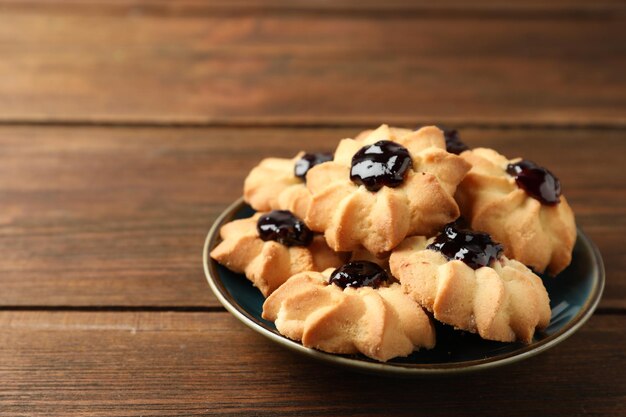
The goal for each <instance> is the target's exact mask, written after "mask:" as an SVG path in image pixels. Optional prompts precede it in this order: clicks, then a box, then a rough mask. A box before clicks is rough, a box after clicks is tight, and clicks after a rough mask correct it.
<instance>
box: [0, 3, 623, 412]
mask: <svg viewBox="0 0 626 417" xmlns="http://www.w3.org/2000/svg"><path fill="white" fill-rule="evenodd" d="M625 26H626V5H625V4H624V2H623V1H617V0H603V1H600V2H587V1H582V0H558V1H553V2H549V4H548V2H542V1H539V0H530V1H526V2H517V3H514V2H509V1H506V0H493V1H479V2H472V3H471V4H469V3H467V2H462V1H458V0H446V1H442V2H437V3H436V4H431V2H427V1H422V0H420V1H416V2H409V1H404V0H387V1H384V2H383V1H375V0H364V1H356V0H337V1H332V2H331V1H327V2H326V1H321V2H307V1H295V2H294V1H287V0H270V1H263V2H262V1H257V0H234V1H225V0H223V1H220V0H217V1H213V2H210V3H209V2H205V1H201V0H182V1H177V2H167V1H165V0H162V1H161V0H110V1H104V0H102V1H98V0H94V1H89V2H87V1H82V0H58V1H56V2H54V3H52V2H48V1H46V0H29V1H21V0H0V254H1V256H0V271H1V273H0V285H1V287H0V415H2V416H11V417H13V416H30V415H40V416H58V415H77V416H78V415H80V416H85V415H102V416H131V415H132V416H138V415H142V416H164V415H167V416H173V415H177V416H178V415H181V416H182V415H186V416H189V415H204V414H211V415H214V414H223V415H255V416H264V415H276V414H282V413H293V414H298V415H312V416H317V415H329V416H339V415H417V414H420V415H427V416H429V417H434V416H441V415H452V414H454V415H483V416H485V415H494V416H501V415H515V416H528V415H538V416H539V415H540V416H552V415H554V416H574V415H576V416H577V415H585V416H588V415H592V416H623V415H626V373H625V369H626V355H625V351H626V332H625V330H626V272H625V270H626V255H625V253H626V252H625V251H624V243H625V242H624V236H625V235H626V220H625V219H626V216H625V214H626V208H625V207H626V189H625V187H624V181H625V177H626V176H625V173H626V168H625V167H626V163H625V161H624V157H625V156H626V134H625V132H626V77H625V74H626V30H625V29H624V27H625ZM381 122H387V123H392V124H396V125H404V126H409V127H412V126H419V125H422V124H425V123H439V124H445V125H449V126H456V127H458V128H460V129H461V135H462V137H463V139H464V140H465V141H466V142H467V143H469V144H470V145H472V146H482V145H485V146H493V147H497V148H498V149H499V150H501V151H502V152H503V153H505V154H507V155H510V156H516V155H525V156H526V157H527V158H529V159H533V160H536V161H538V162H540V163H541V164H543V165H546V166H548V167H550V168H551V169H552V170H553V171H554V172H555V173H556V174H557V175H558V176H559V177H560V179H561V182H562V183H563V188H564V192H565V194H566V195H567V197H568V199H569V201H570V202H571V205H572V206H573V208H574V210H575V212H576V215H577V221H578V224H579V225H580V226H581V227H582V228H583V229H584V230H585V232H586V233H588V234H589V235H590V236H591V238H592V239H593V240H594V241H595V242H596V243H597V245H598V246H599V248H600V250H601V252H602V254H603V256H604V261H605V265H606V270H607V282H606V290H605V293H604V297H603V299H602V301H601V304H600V306H599V308H598V310H597V312H596V314H595V315H594V316H593V317H592V318H591V320H590V321H589V322H588V323H587V324H586V325H585V326H584V327H583V328H582V329H580V331H579V332H577V333H576V334H575V335H574V336H572V337H571V338H570V339H568V340H567V341H565V342H564V343H562V344H561V345H559V346H557V347H555V348H554V349H551V350H549V351H547V352H545V353H543V354H541V355H539V356H537V357H534V358H531V359H529V360H526V361H524V362H522V363H518V364H515V365H512V366H507V367H503V368H500V369H495V370H493V371H487V372H484V373H479V374H472V375H463V376H459V377H454V378H437V379H431V378H429V379H422V380H396V379H388V378H382V377H374V376H363V375H359V374H354V373H352V372H350V371H346V370H342V369H336V368H333V367H331V366H328V365H325V364H322V363H317V362H312V361H310V360H308V359H305V358H303V357H300V356H298V355H297V354H295V353H292V352H289V351H287V350H285V349H283V348H281V347H279V346H277V345H274V344H273V343H272V342H270V341H268V340H266V339H265V338H263V337H262V336H260V335H258V334H256V333H255V332H253V331H251V330H249V329H248V328H246V327H245V326H243V325H242V324H240V323H239V322H238V321H237V320H236V319H235V318H233V317H232V316H231V315H230V314H228V313H227V312H226V311H225V310H224V309H223V308H222V307H221V305H220V304H219V303H218V302H217V300H216V299H215V297H214V296H213V295H212V294H211V292H210V290H209V288H208V285H207V283H206V281H205V278H204V274H203V272H202V265H201V251H202V245H203V240H204V237H205V235H206V232H207V231H208V229H209V227H210V226H211V223H212V222H213V220H214V219H215V218H216V216H217V215H218V214H219V213H220V212H221V211H222V210H223V209H224V208H225V207H226V206H227V205H228V204H229V203H231V202H232V201H233V200H235V199H236V198H237V197H238V196H240V194H241V188H242V181H243V179H244V177H245V175H246V173H247V172H248V170H249V169H250V168H251V167H253V166H254V165H255V164H256V163H257V161H259V160H260V159H261V158H262V157H266V156H270V155H277V156H284V157H288V156H292V155H293V154H295V153H296V152H297V151H298V150H300V149H309V150H317V149H332V148H333V146H334V143H335V142H336V140H337V139H339V138H341V137H346V136H351V135H354V134H355V132H357V131H359V130H361V129H363V128H367V127H374V126H376V125H377V124H380V123H381Z"/></svg>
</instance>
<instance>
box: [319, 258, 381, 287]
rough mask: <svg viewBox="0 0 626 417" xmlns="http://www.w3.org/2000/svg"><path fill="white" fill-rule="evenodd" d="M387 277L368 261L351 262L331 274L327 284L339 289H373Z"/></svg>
mask: <svg viewBox="0 0 626 417" xmlns="http://www.w3.org/2000/svg"><path fill="white" fill-rule="evenodd" d="M388 279H389V276H388V275H387V273H386V272H385V270H384V269H382V268H381V267H380V266H378V265H376V264H375V263H374V262H370V261H352V262H348V263H347V264H345V265H344V266H341V267H339V268H337V269H335V271H334V272H333V273H332V274H331V276H330V279H329V280H328V282H330V283H331V284H335V285H338V286H340V287H341V288H348V287H351V288H359V287H366V286H367V287H373V288H378V287H379V286H380V284H381V283H383V282H384V281H387V280H388Z"/></svg>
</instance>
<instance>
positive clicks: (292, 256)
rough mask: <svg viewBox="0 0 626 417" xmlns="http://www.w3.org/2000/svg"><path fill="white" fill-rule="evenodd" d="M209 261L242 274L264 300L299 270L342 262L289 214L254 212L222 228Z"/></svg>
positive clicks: (323, 267) (330, 266)
mask: <svg viewBox="0 0 626 417" xmlns="http://www.w3.org/2000/svg"><path fill="white" fill-rule="evenodd" d="M220 235H221V237H222V239H223V240H222V242H221V243H220V244H219V245H217V246H216V247H215V249H213V250H212V251H211V258H213V259H215V260H216V261H217V262H219V263H220V264H222V265H224V266H225V267H227V268H228V269H230V270H232V271H234V272H238V273H244V274H245V275H246V277H247V278H248V279H249V280H250V281H251V282H252V283H253V284H254V286H256V287H257V288H258V289H259V290H260V291H261V293H263V295H264V296H265V297H267V296H268V295H269V294H271V293H272V291H274V290H275V289H276V288H278V287H279V286H280V285H281V284H282V283H284V282H285V281H286V280H287V278H289V277H290V276H292V275H294V274H297V273H298V272H302V271H323V270H325V269H326V268H332V267H337V266H339V265H341V264H343V262H344V259H343V258H344V256H343V254H337V253H335V252H333V251H332V250H331V249H330V248H329V247H328V246H327V245H326V242H325V241H324V238H323V237H322V236H320V235H314V234H313V233H312V232H311V231H310V230H309V229H308V228H307V227H306V225H304V223H303V222H302V221H301V220H300V219H298V218H296V217H295V216H293V214H291V213H290V212H288V211H272V212H270V213H264V214H263V213H257V214H255V215H254V216H252V217H250V218H247V219H241V220H235V221H232V222H230V223H227V224H225V225H224V226H222V229H221V230H220Z"/></svg>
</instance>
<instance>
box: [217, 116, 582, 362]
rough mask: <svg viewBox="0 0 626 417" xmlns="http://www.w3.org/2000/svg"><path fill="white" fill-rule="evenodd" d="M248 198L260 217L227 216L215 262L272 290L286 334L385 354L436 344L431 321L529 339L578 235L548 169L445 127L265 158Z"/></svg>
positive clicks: (392, 131)
mask: <svg viewBox="0 0 626 417" xmlns="http://www.w3.org/2000/svg"><path fill="white" fill-rule="evenodd" d="M244 199H245V201H246V202H247V203H248V204H250V205H251V206H252V207H253V208H254V209H255V210H257V214H255V215H254V216H253V217H251V218H248V219H243V220H235V221H233V222H231V223H228V224H226V225H224V226H223V227H222V229H221V231H220V234H221V237H222V241H221V243H220V244H219V245H217V246H216V247H215V248H214V249H213V250H212V251H211V257H212V258H213V259H215V260H216V261H217V262H219V263H221V264H222V265H224V266H226V267H227V268H229V269H231V270H233V271H235V272H238V273H243V274H245V275H246V277H247V278H248V279H249V280H250V281H251V282H252V283H253V284H254V285H255V286H256V287H257V288H258V289H259V290H260V291H261V292H262V293H263V295H264V296H265V297H266V300H265V303H264V305H263V317H264V318H266V319H267V320H271V321H274V323H275V324H276V328H277V329H278V331H279V332H280V333H281V334H283V335H285V336H287V337H289V338H291V339H294V340H298V341H301V342H302V344H303V345H304V346H307V347H312V348H316V349H320V350H323V351H326V352H332V353H340V354H353V353H362V354H364V355H366V356H368V357H371V358H374V359H376V360H379V361H387V360H389V359H391V358H394V357H397V356H406V355H409V354H410V353H411V352H413V351H414V350H417V349H420V348H425V349H429V348H432V347H434V345H435V343H436V335H435V330H434V327H433V320H438V321H440V322H442V323H445V324H448V325H451V326H454V327H455V328H457V329H460V330H465V331H469V332H473V333H477V334H479V335H480V337H482V338H484V339H489V340H497V341H502V342H514V341H519V342H524V343H530V342H531V341H532V339H533V335H534V333H535V330H536V329H542V328H544V327H546V326H547V325H548V323H549V322H550V314H551V313H550V306H549V298H548V294H547V292H546V289H545V288H544V286H543V283H542V281H541V278H539V277H538V276H537V275H536V273H543V272H547V273H549V274H551V275H557V274H558V273H559V272H561V271H562V270H563V269H564V268H565V267H566V266H567V265H568V264H569V263H570V261H571V255H572V249H573V246H574V242H575V239H576V226H575V223H574V215H573V213H572V210H571V208H570V207H569V205H568V204H567V201H566V200H565V198H564V197H563V196H562V195H561V189H560V184H559V181H558V179H557V178H556V177H555V176H554V175H553V174H552V173H551V172H550V171H548V170H547V169H545V168H542V167H540V166H538V165H536V164H534V163H532V162H530V161H526V160H521V159H515V160H508V159H507V158H506V157H504V156H502V155H500V154H498V153H497V152H496V151H494V150H492V149H481V148H479V149H473V150H470V149H469V148H468V147H467V146H465V145H464V144H463V143H462V142H461V141H460V140H459V138H458V136H457V133H456V131H442V130H440V129H439V128H437V127H435V126H427V127H423V128H421V129H418V130H415V131H412V130H407V129H399V128H392V127H388V126H386V125H382V126H380V127H379V128H378V129H376V130H373V131H365V132H362V133H361V134H359V135H357V136H356V138H354V139H343V140H341V141H340V142H339V144H338V146H337V148H336V150H335V152H334V154H310V153H303V152H302V153H300V154H298V155H296V156H295V157H294V158H293V159H280V158H268V159H265V160H263V161H261V163H260V164H259V165H258V166H257V167H255V168H254V169H253V170H252V171H251V172H250V174H249V175H248V177H247V178H246V180H245V184H244Z"/></svg>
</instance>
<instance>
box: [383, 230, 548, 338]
mask: <svg viewBox="0 0 626 417" xmlns="http://www.w3.org/2000/svg"><path fill="white" fill-rule="evenodd" d="M432 242H433V239H430V240H428V241H427V240H426V238H424V237H420V236H414V237H410V238H407V239H406V240H405V241H404V242H402V243H401V244H400V245H399V246H398V247H397V248H396V249H395V250H394V251H393V252H392V254H391V257H390V260H389V263H390V268H391V272H392V273H393V275H394V276H395V277H396V278H398V279H399V280H400V282H401V285H402V288H403V290H404V291H405V292H406V293H407V294H408V295H409V296H410V297H411V298H413V299H414V300H415V301H417V302H418V303H419V304H420V305H421V306H423V307H424V308H425V309H427V310H428V311H431V312H432V313H433V315H434V317H435V319H437V320H439V321H441V322H443V323H446V324H449V325H452V326H454V327H455V328H457V329H462V330H466V331H470V332H473V333H478V334H479V335H480V336H481V337H482V338H484V339H489V340H497V341H501V342H513V341H516V340H519V341H522V342H524V343H530V342H531V341H532V338H533V335H534V332H535V329H543V328H545V327H546V326H547V325H548V324H549V322H550V316H551V311H550V300H549V298H548V293H547V291H546V289H545V288H544V286H543V283H542V281H541V278H539V277H538V276H537V275H535V274H534V273H533V272H532V271H531V270H530V269H528V268H527V267H526V266H524V265H523V264H521V263H520V262H517V261H515V260H513V259H508V258H507V257H506V256H504V255H501V256H499V257H498V258H497V259H495V260H493V262H491V263H490V265H489V266H483V267H479V268H477V269H473V268H472V267H470V266H469V265H468V264H466V263H464V262H463V261H461V260H448V259H447V258H446V257H445V256H444V255H443V254H442V253H441V252H439V251H437V250H432V249H427V248H426V247H427V245H428V244H430V243H432Z"/></svg>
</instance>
